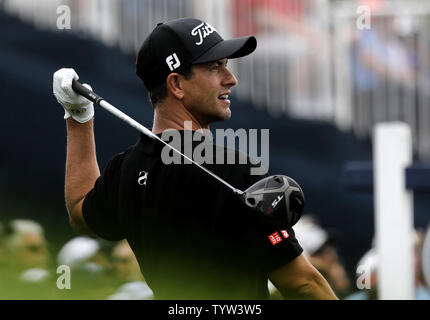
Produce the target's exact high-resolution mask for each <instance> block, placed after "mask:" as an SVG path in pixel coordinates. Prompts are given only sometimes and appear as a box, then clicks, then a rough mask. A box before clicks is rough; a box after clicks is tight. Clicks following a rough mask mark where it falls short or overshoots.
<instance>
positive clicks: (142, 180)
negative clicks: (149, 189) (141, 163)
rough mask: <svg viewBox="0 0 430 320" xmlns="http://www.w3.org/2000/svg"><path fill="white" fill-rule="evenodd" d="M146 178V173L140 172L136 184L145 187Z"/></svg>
mask: <svg viewBox="0 0 430 320" xmlns="http://www.w3.org/2000/svg"><path fill="white" fill-rule="evenodd" d="M147 178H148V172H145V171H140V172H139V178H138V179H137V183H138V184H139V185H141V186H146V179H147Z"/></svg>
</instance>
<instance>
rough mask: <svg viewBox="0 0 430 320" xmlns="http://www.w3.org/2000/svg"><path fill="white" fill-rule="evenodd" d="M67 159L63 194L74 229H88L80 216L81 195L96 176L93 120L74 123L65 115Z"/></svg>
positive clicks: (97, 168) (89, 186) (81, 230)
mask: <svg viewBox="0 0 430 320" xmlns="http://www.w3.org/2000/svg"><path fill="white" fill-rule="evenodd" d="M66 122H67V159H66V179H65V180H66V182H65V198H66V207H67V210H68V212H69V218H70V222H71V224H72V226H73V227H74V229H75V230H76V231H78V232H82V233H88V232H90V230H88V228H87V227H86V224H85V221H84V220H83V216H82V203H83V199H84V198H85V195H86V194H87V193H88V192H89V191H90V190H91V189H92V188H93V186H94V183H95V181H96V179H97V178H98V177H99V176H100V170H99V166H98V164H97V158H96V147H95V142H94V130H93V126H94V123H93V120H90V121H88V122H86V123H78V122H76V121H75V120H73V119H72V118H69V119H67V121H66Z"/></svg>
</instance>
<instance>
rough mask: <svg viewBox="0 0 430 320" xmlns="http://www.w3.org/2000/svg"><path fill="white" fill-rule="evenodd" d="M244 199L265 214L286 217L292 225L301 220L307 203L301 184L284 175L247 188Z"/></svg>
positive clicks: (269, 178)
mask: <svg viewBox="0 0 430 320" xmlns="http://www.w3.org/2000/svg"><path fill="white" fill-rule="evenodd" d="M242 200H243V201H244V202H245V204H246V205H247V206H249V207H251V208H255V209H257V210H258V211H260V212H261V213H263V214H264V215H265V216H267V217H270V218H274V219H286V221H287V223H288V226H290V227H292V226H293V225H295V224H296V223H297V221H299V219H300V217H301V215H302V213H303V208H304V205H305V197H304V194H303V191H302V189H301V188H300V186H299V184H298V183H297V182H296V181H294V180H293V179H291V178H290V177H287V176H284V175H275V176H270V177H267V178H264V179H262V180H260V181H258V182H256V183H254V184H253V185H252V186H251V187H249V188H248V189H246V190H245V191H244V193H243V195H242Z"/></svg>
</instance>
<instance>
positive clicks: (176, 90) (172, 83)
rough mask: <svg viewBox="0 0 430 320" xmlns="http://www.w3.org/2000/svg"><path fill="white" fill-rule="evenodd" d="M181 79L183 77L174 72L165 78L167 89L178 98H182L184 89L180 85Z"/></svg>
mask: <svg viewBox="0 0 430 320" xmlns="http://www.w3.org/2000/svg"><path fill="white" fill-rule="evenodd" d="M183 80H184V78H183V77H182V76H181V75H180V74H179V73H176V72H173V73H171V74H169V75H168V76H167V79H166V85H167V91H168V92H170V93H171V94H172V95H173V96H174V97H175V98H176V99H179V100H182V99H183V98H184V91H183V87H182V81H183Z"/></svg>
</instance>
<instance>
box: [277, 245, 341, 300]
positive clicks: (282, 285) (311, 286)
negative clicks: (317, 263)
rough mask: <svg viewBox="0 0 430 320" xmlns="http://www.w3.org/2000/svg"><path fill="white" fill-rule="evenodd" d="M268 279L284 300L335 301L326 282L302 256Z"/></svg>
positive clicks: (279, 269)
mask: <svg viewBox="0 0 430 320" xmlns="http://www.w3.org/2000/svg"><path fill="white" fill-rule="evenodd" d="M269 278H270V281H271V282H272V283H273V284H274V286H275V287H276V288H277V289H278V290H279V291H280V292H281V293H282V295H283V296H284V298H286V299H319V300H337V297H336V295H335V294H334V292H333V290H332V289H331V288H330V285H329V284H328V282H327V280H325V279H324V277H323V276H322V275H321V274H320V273H319V272H318V270H317V269H315V267H314V266H312V264H311V263H310V262H309V261H308V260H307V258H306V257H305V256H304V254H301V255H300V256H298V257H297V258H295V259H294V260H292V261H291V262H289V263H287V264H286V265H284V266H282V267H280V268H278V269H276V270H275V271H273V272H271V273H270V274H269Z"/></svg>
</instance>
